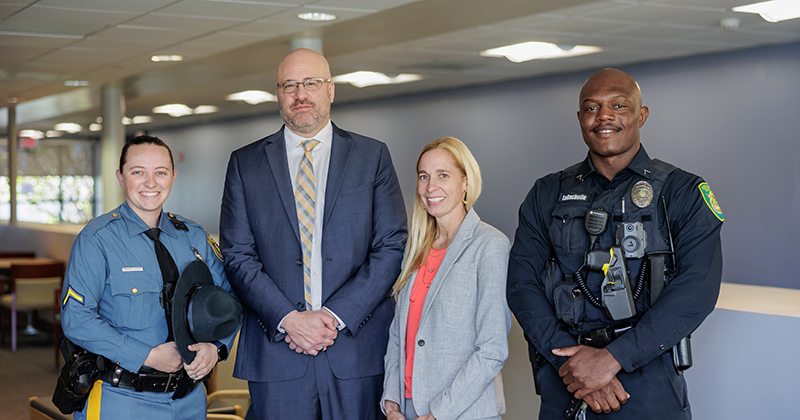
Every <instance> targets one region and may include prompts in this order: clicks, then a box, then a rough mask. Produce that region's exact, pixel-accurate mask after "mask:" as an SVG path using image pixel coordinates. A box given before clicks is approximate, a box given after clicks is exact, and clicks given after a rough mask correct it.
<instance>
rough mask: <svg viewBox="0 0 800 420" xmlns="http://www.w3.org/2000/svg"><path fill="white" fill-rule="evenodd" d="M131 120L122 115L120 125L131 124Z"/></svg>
mask: <svg viewBox="0 0 800 420" xmlns="http://www.w3.org/2000/svg"><path fill="white" fill-rule="evenodd" d="M132 122H133V120H131V119H130V118H128V117H122V125H131V123H132Z"/></svg>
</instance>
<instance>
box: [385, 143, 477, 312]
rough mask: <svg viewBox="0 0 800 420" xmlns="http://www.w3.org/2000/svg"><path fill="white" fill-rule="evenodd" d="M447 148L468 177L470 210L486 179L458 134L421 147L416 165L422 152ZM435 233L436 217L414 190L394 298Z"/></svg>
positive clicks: (428, 249) (420, 262)
mask: <svg viewBox="0 0 800 420" xmlns="http://www.w3.org/2000/svg"><path fill="white" fill-rule="evenodd" d="M439 149H440V150H446V151H448V152H450V154H451V155H452V156H453V160H455V164H456V167H458V169H459V170H461V173H462V174H463V175H464V176H466V178H467V193H466V197H465V200H466V203H465V204H464V210H466V211H467V212H469V210H470V209H471V208H472V205H473V204H475V201H477V200H478V197H479V196H480V195H481V188H482V185H483V182H482V180H481V168H480V167H479V166H478V162H477V161H476V160H475V157H474V156H472V153H471V152H470V151H469V149H468V148H467V145H465V144H464V143H463V142H462V141H461V140H459V139H457V138H455V137H444V138H441V139H437V140H434V141H432V142H430V143H428V145H427V146H425V147H423V148H422V151H421V152H420V153H419V157H418V158H417V169H419V161H420V159H422V155H424V154H425V153H427V152H430V151H431V150H439ZM416 185H417V186H419V176H417V182H416ZM435 235H436V219H435V218H434V217H433V216H431V215H430V214H428V212H427V211H426V210H425V208H424V207H423V206H422V199H421V198H420V197H419V194H417V193H416V190H415V193H414V212H413V213H412V214H411V227H410V228H409V230H408V242H407V243H406V251H405V255H404V258H403V268H402V270H401V271H400V276H399V277H397V281H396V282H395V283H394V286H393V287H392V292H393V293H394V296H395V298H397V294H398V293H400V290H402V289H403V287H404V286H405V285H406V283H407V282H408V278H409V277H411V274H413V273H414V272H415V271H417V270H418V269H419V267H420V266H421V265H422V264H423V263H424V262H425V256H426V255H427V254H428V252H429V251H430V249H431V246H432V245H433V238H434V236H435Z"/></svg>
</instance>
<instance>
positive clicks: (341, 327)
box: [322, 306, 347, 331]
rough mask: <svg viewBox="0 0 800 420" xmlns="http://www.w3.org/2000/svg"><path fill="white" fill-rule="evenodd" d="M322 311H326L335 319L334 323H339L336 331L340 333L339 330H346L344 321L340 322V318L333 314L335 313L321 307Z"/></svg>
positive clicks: (325, 307)
mask: <svg viewBox="0 0 800 420" xmlns="http://www.w3.org/2000/svg"><path fill="white" fill-rule="evenodd" d="M322 309H325V310H326V311H328V313H329V314H331V315H332V316H333V317H334V318H336V321H338V322H339V327H337V328H336V329H337V330H339V331H341V330H343V329H345V328H347V325H345V324H344V321H342V318H339V316H338V315H336V314H335V313H334V312H333V311H332V310H330V309H329V308H328V307H327V306H323V307H322Z"/></svg>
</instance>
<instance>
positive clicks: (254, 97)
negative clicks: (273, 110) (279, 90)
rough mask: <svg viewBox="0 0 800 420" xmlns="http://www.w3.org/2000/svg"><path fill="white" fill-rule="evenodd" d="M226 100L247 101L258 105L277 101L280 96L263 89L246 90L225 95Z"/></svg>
mask: <svg viewBox="0 0 800 420" xmlns="http://www.w3.org/2000/svg"><path fill="white" fill-rule="evenodd" d="M225 100H226V101H245V102H247V103H248V104H250V105H258V104H260V103H262V102H276V101H277V100H278V98H277V97H276V96H275V95H273V94H271V93H269V92H264V91H263V90H246V91H244V92H237V93H232V94H230V95H228V96H226V97H225Z"/></svg>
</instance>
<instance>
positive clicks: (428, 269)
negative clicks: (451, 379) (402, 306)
mask: <svg viewBox="0 0 800 420" xmlns="http://www.w3.org/2000/svg"><path fill="white" fill-rule="evenodd" d="M438 252H439V253H438V254H437V253H436V251H434V250H433V249H431V250H430V252H428V258H427V259H426V260H425V264H423V265H422V266H420V268H419V270H418V271H417V276H416V277H415V280H414V286H413V288H412V289H411V294H410V301H411V303H410V304H409V305H408V326H407V328H406V369H405V384H406V398H411V376H412V373H413V372H414V348H415V347H416V346H415V344H416V341H417V331H418V330H419V321H420V317H421V316H422V306H423V305H424V304H425V296H427V295H428V289H429V288H430V287H431V282H432V281H433V278H434V277H435V276H436V272H437V271H438V270H439V266H440V265H441V264H442V260H443V259H444V254H445V252H447V248H445V249H442V250H439V251H438Z"/></svg>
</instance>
